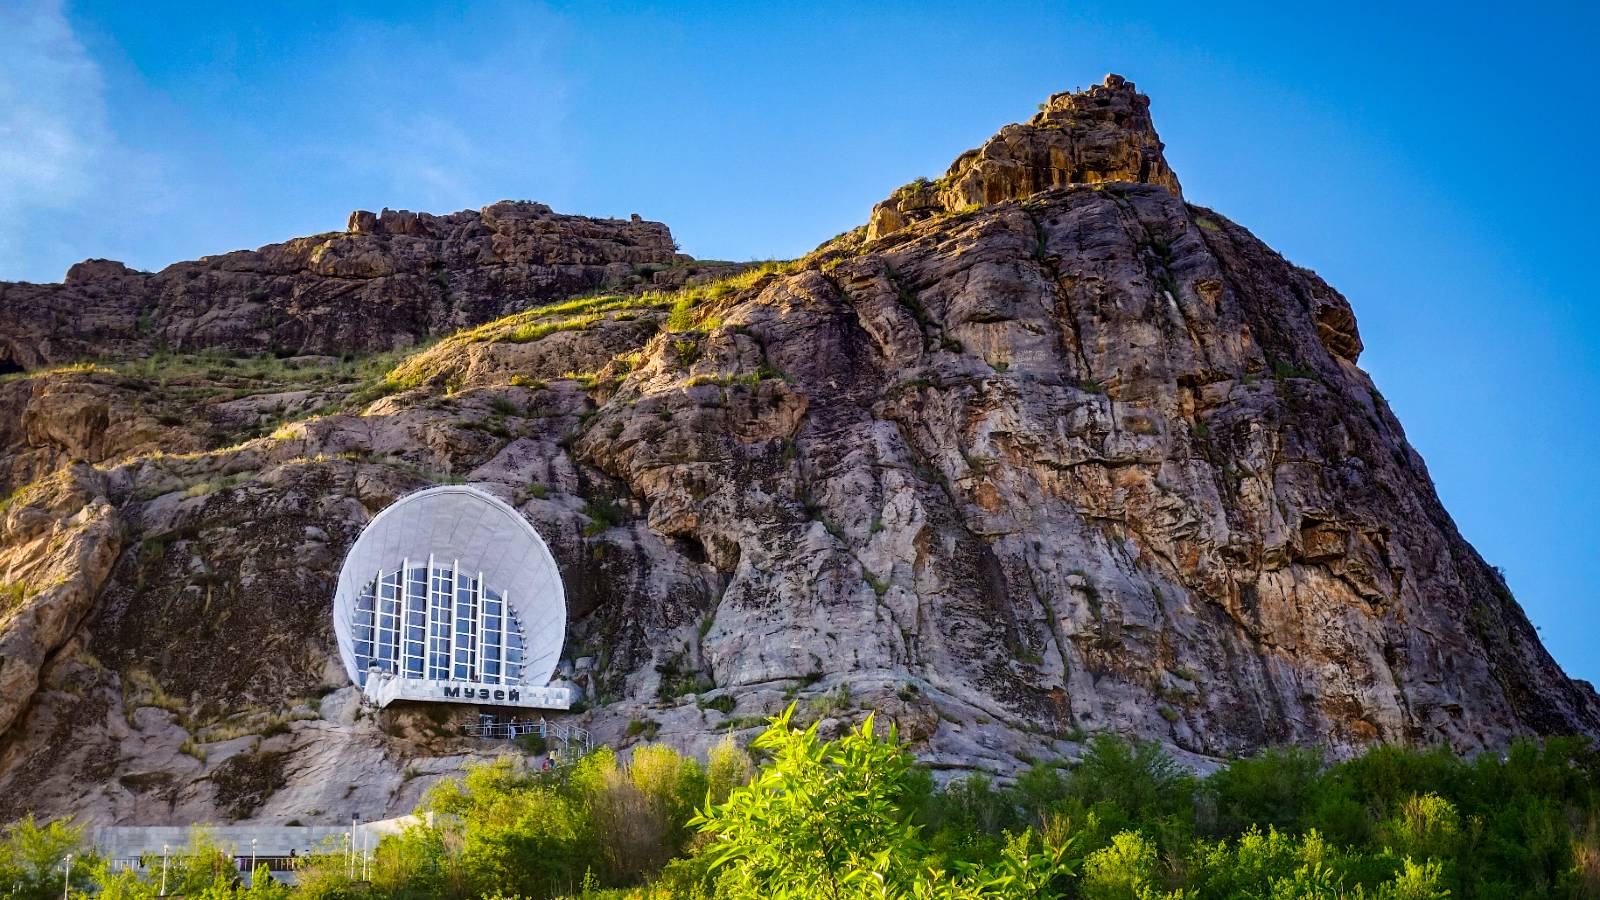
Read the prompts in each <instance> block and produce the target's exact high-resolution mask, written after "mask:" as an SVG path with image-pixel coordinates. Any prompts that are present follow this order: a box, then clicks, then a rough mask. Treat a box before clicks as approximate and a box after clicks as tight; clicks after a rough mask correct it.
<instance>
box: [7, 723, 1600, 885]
mask: <svg viewBox="0 0 1600 900" xmlns="http://www.w3.org/2000/svg"><path fill="white" fill-rule="evenodd" d="M844 699H845V701H846V702H848V695H847V694H846V695H845V698H844ZM827 705H828V706H829V707H830V709H831V708H832V706H833V705H834V701H833V700H830V701H829V703H828V704H827ZM719 708H720V707H719ZM794 716H795V708H794V707H792V706H791V707H790V709H789V710H788V711H786V712H785V713H784V714H782V715H781V716H779V717H777V718H776V719H774V720H772V726H771V727H769V728H768V729H767V730H766V731H765V732H764V733H763V734H761V735H760V736H759V737H757V738H756V739H755V741H754V742H753V743H752V744H751V746H750V750H751V752H753V753H754V754H755V755H756V756H757V757H758V758H760V759H761V760H763V762H762V764H761V765H760V767H759V768H757V767H756V766H755V765H754V764H753V762H752V760H751V757H750V756H749V755H748V754H746V753H745V752H744V751H742V750H739V749H738V748H737V746H736V745H735V744H734V743H733V742H732V740H731V739H726V738H725V739H724V741H723V743H722V744H721V745H719V746H718V747H716V748H714V749H713V750H712V751H711V752H710V754H709V755H708V760H707V763H706V764H705V765H703V766H702V765H701V764H700V763H699V762H697V761H695V760H693V759H691V758H688V757H684V756H681V755H680V754H678V753H677V752H675V751H673V750H671V749H669V748H667V747H664V746H659V745H649V744H645V745H641V746H639V747H636V748H635V749H634V750H633V754H632V758H631V760H630V761H629V762H628V763H626V764H624V763H622V762H621V761H619V759H618V758H617V756H616V755H615V754H613V753H612V752H611V751H609V750H600V751H597V752H595V753H593V754H590V755H589V756H587V757H584V758H583V759H581V760H578V761H576V762H575V763H574V764H572V765H570V766H565V767H562V768H559V769H557V770H555V771H551V772H535V771H531V770H530V768H529V767H527V766H526V765H525V764H523V763H522V762H521V761H520V759H521V758H520V757H507V758H505V759H502V760H500V761H499V762H495V763H490V764H482V765H477V766H471V767H469V768H468V770H467V772H466V774H465V775H464V777H462V778H461V779H459V780H451V781H445V782H442V783H440V784H438V785H435V786H434V787H433V788H432V789H431V790H430V791H429V792H428V793H427V794H426V795H425V798H424V800H423V803H422V807H421V809H420V810H419V811H420V812H423V813H432V814H433V815H432V817H431V821H432V823H433V824H432V825H418V826H415V827H412V828H410V829H408V830H407V831H405V832H404V833H402V834H400V835H397V836H391V837H387V838H385V839H384V840H383V841H382V843H381V844H379V846H378V847H377V848H376V850H375V852H374V855H373V858H372V860H371V861H370V865H368V866H366V867H365V868H366V869H367V870H368V872H369V875H368V877H366V878H365V880H362V879H359V878H354V877H352V876H351V871H350V867H349V864H348V860H347V858H346V857H345V855H344V854H343V853H342V852H339V848H331V847H330V848H329V850H328V852H327V853H325V854H324V855H320V856H313V857H310V858H308V859H307V861H306V863H305V866H304V868H302V870H301V877H302V883H301V886H300V887H299V888H298V889H297V890H296V891H294V892H293V894H294V895H298V896H303V897H308V898H330V900H331V898H352V900H353V898H379V897H392V898H419V900H420V898H425V897H426V898H435V897H437V898H451V900H457V898H471V897H495V898H510V897H527V898H536V897H537V898H543V897H573V896H581V897H584V898H593V900H600V898H609V900H624V898H639V900H666V898H675V897H682V898H697V900H710V898H720V900H755V898H760V900H790V898H793V900H801V898H805V900H809V898H822V900H868V898H871V900H890V898H904V900H978V898H990V900H1010V898H1018V900H1020V898H1046V897H1049V898H1058V897H1070V898H1082V900H1231V898H1247V900H1369V898H1370V900H1442V898H1447V897H1448V898H1451V900H1457V898H1468V900H1475V898H1496V900H1498V898H1534V897H1550V898H1554V897H1595V896H1600V753H1597V752H1596V750H1595V749H1594V748H1593V747H1592V746H1591V745H1590V744H1589V743H1588V742H1586V741H1583V740H1580V739H1551V740H1548V741H1546V742H1544V743H1543V744H1538V743H1534V742H1531V741H1525V742H1521V743H1518V744H1515V745H1513V746H1512V747H1511V748H1510V749H1509V750H1508V751H1507V752H1506V753H1504V754H1493V753H1486V754H1483V755H1480V756H1478V757H1477V758H1475V759H1472V760H1463V759H1460V758H1458V757H1456V756H1454V755H1452V754H1450V753H1449V752H1447V751H1444V750H1435V751H1426V752H1419V751H1412V750H1403V749H1399V748H1395V747H1379V748H1375V749H1373V750H1371V751H1370V752H1368V753H1367V754H1366V755H1364V756H1362V757H1359V758H1357V759H1353V760H1349V761H1346V762H1342V763H1338V764H1336V765H1332V766H1329V765H1326V764H1325V763H1324V760H1323V759H1322V757H1321V756H1320V755H1319V754H1317V753H1315V752H1312V751H1307V750H1271V751H1268V752H1265V753H1263V754H1261V755H1259V756H1256V757H1254V758H1251V759H1244V760H1238V761H1235V762H1233V763H1232V764H1230V765H1228V766H1227V767H1225V768H1223V769H1222V770H1220V771H1218V772H1217V773H1215V774H1213V775H1211V776H1209V777H1206V778H1197V777H1195V776H1193V775H1191V774H1190V773H1189V772H1187V771H1186V770H1185V769H1183V768H1182V767H1181V766H1179V765H1178V764H1177V763H1176V762H1174V761H1173V760H1172V759H1171V758H1170V757H1169V756H1167V755H1166V754H1165V753H1164V752H1163V751H1162V750H1161V749H1160V748H1159V747H1157V746H1155V745H1153V744H1134V743H1129V742H1127V741H1124V740H1121V739H1118V738H1115V737H1110V736H1107V735H1098V736H1095V737H1093V738H1090V739H1089V740H1088V742H1087V744H1086V745H1085V747H1084V750H1083V756H1082V758H1081V759H1080V760H1079V761H1078V762H1077V763H1075V764H1067V763H1064V762H1056V763H1051V764H1035V765H1034V767H1033V768H1031V769H1029V770H1028V771H1026V772H1024V773H1022V774H1021V775H1020V776H1019V777H1018V778H1017V779H1016V781H1015V782H1014V783H1013V784H1009V785H1005V786H999V785H996V784H995V783H993V782H992V781H991V780H990V779H989V778H988V777H987V776H983V775H972V776H968V777H966V778H961V779H957V780H955V781H952V782H950V783H948V784H946V785H945V786H943V787H938V786H936V785H935V782H934V779H933V776H932V773H931V772H930V771H929V770H927V769H925V768H922V767H920V766H918V765H916V764H915V763H914V762H913V760H912V759H911V757H910V756H909V755H908V754H907V753H906V752H905V751H904V749H903V748H902V747H901V746H900V745H899V744H898V742H897V739H896V735H895V732H894V730H893V729H889V730H888V732H887V734H886V735H880V734H879V733H878V732H877V730H875V728H874V724H873V720H872V718H871V717H868V718H867V719H866V721H865V722H864V723H863V724H861V725H860V726H859V727H857V728H855V729H852V730H848V731H847V732H845V733H844V734H843V735H841V736H840V737H838V738H836V739H833V740H826V739H824V738H823V737H822V736H821V735H820V734H819V731H818V726H817V725H815V724H813V725H812V726H810V727H809V728H801V727H798V726H797V725H796V724H795V722H794ZM655 727H656V723H655V722H653V721H650V720H644V719H641V720H635V722H634V723H633V724H631V725H630V727H629V731H630V733H631V734H632V736H634V737H642V738H648V737H650V736H652V735H653V734H654V732H655ZM4 838H5V839H4V842H3V843H0V884H5V885H10V886H12V891H13V894H12V895H13V896H18V897H27V898H38V900H46V898H48V897H53V896H59V895H61V894H62V892H63V885H62V881H61V879H62V876H63V874H64V873H63V869H62V867H61V865H60V861H61V859H62V858H63V857H64V856H65V854H66V853H67V852H75V853H79V854H80V855H79V857H78V859H79V860H80V866H81V868H80V869H78V870H75V871H77V872H78V873H79V874H78V875H77V876H75V880H74V882H73V884H72V885H71V889H70V891H69V892H68V895H69V896H70V897H86V896H89V895H91V894H93V893H95V892H98V893H99V896H101V897H110V898H140V900H142V898H144V897H148V896H151V895H152V894H153V893H154V885H153V883H152V881H151V878H150V876H148V875H145V876H139V875H136V874H132V873H128V872H118V873H111V872H109V871H108V870H107V868H106V866H105V865H104V864H103V863H102V862H101V861H99V860H96V859H94V858H93V857H92V856H89V857H84V856H82V855H81V847H82V833H81V830H79V829H77V828H75V827H73V826H71V825H70V823H53V824H51V825H49V826H45V827H40V826H37V825H35V823H34V822H33V820H32V819H25V820H23V821H22V822H19V823H17V824H14V825H12V826H10V827H9V828H7V829H6V831H5V835H4ZM169 877H170V878H172V879H173V881H174V883H175V884H177V885H178V887H176V888H175V889H174V888H169V892H170V893H173V894H181V895H183V896H200V897H209V898H217V900H222V898H228V897H239V896H248V895H249V891H247V890H245V889H244V888H242V887H240V886H239V884H238V882H237V873H235V872H234V871H233V867H232V866H231V865H227V864H226V860H225V858H224V857H223V856H222V854H221V852H220V851H219V850H218V849H217V848H216V846H215V844H214V843H212V842H210V841H209V839H208V837H207V836H206V835H205V833H204V832H203V831H197V832H196V836H195V838H194V840H193V841H192V842H191V847H190V848H189V849H187V850H185V851H184V852H183V853H182V854H180V856H179V857H175V858H174V865H173V867H172V873H171V874H170V875H169ZM257 890H258V891H261V892H262V896H270V897H273V898H277V897H287V896H290V895H291V892H289V891H288V890H286V889H282V888H276V887H272V888H268V887H266V886H263V887H262V888H258V889H257ZM268 891H276V893H270V894H269V893H267V892H268Z"/></svg>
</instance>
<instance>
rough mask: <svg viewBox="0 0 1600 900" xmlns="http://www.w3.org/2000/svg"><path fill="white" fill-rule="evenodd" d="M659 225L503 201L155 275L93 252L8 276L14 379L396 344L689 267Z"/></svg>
mask: <svg viewBox="0 0 1600 900" xmlns="http://www.w3.org/2000/svg"><path fill="white" fill-rule="evenodd" d="M688 259H689V258H688V257H686V256H682V255H680V254H678V253H677V252H676V248H675V245H674V244H673V240H672V234H671V232H670V231H668V229H667V227H666V226H665V225H662V224H660V223H659V222H646V221H643V220H641V219H640V218H639V217H638V216H634V217H633V218H632V219H631V220H629V221H622V220H618V219H591V218H587V217H584V216H566V215H561V214H558V213H555V212H552V211H551V210H550V208H549V207H548V206H545V205H544V204H541V203H526V202H510V201H506V202H501V203H496V204H493V205H490V206H486V207H484V208H483V209H481V210H477V211H470V210H469V211H463V212H458V213H452V214H450V215H447V216H435V215H429V214H427V213H413V212H407V211H399V212H396V211H393V210H387V209H386V210H384V211H383V212H382V213H381V214H376V215H375V214H373V213H370V212H365V211H357V212H355V213H352V214H351V216H350V223H349V227H348V229H347V230H346V231H344V232H338V233H330V234H320V235H315V236H313V237H307V238H297V239H295V240H292V241H288V242H285V243H282V244H271V245H268V246H266V247H262V248H261V249H259V250H241V251H238V252H234V253H226V254H223V255H221V256H210V257H205V258H204V259H200V260H197V261H195V262H185V263H177V264H174V265H172V266H168V267H167V268H165V269H163V270H161V271H160V272H157V273H154V274H150V273H145V272H135V271H133V270H131V269H129V268H128V267H126V266H124V265H122V264H121V263H118V262H112V261H110V260H89V261H86V262H82V263H79V264H77V265H75V266H73V267H72V268H71V270H69V271H68V272H67V277H66V280H65V281H63V282H62V283H61V284H44V285H38V284H26V283H21V284H5V283H0V374H3V373H5V372H7V371H16V370H18V369H33V368H38V367H41V366H47V365H58V364H62V363H70V362H73V361H76V360H79V359H83V358H86V357H100V356H116V357H131V356H137V355H140V354H143V353H149V352H151V351H152V350H154V349H156V348H158V347H164V348H171V349H174V350H190V351H193V350H202V349H208V348H212V349H216V348H220V349H227V350H232V351H235V352H241V353H244V352H251V353H277V354H279V355H299V354H333V355H339V354H345V353H365V352H373V351H383V350H394V349H398V348H403V347H409V346H412V345H414V344H416V343H419V342H420V341H422V340H424V339H426V338H428V337H430V336H433V335H438V334H442V333H446V332H449V331H453V330H455V329H458V328H463V327H467V326H470V325H476V324H479V323H481V322H485V321H488V320H490V319H493V318H496V317H498V316H503V315H506V314H507V313H511V312H515V311H517V310H519V309H526V308H528V307H529V306H534V305H537V304H539V303H542V302H547V301H549V300H553V299H559V298H561V297H567V296H571V295H573V294H579V293H583V292H585V291H590V290H594V289H596V288H600V287H603V286H607V285H623V284H626V283H627V282H628V281H629V280H630V279H636V280H640V281H648V280H649V276H650V275H652V274H653V273H654V272H655V271H656V270H658V269H667V268H670V267H673V266H674V265H675V264H677V265H680V266H681V264H683V263H684V262H686V261H688Z"/></svg>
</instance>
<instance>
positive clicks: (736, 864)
mask: <svg viewBox="0 0 1600 900" xmlns="http://www.w3.org/2000/svg"><path fill="white" fill-rule="evenodd" d="M793 716H794V706H793V705H790V707H789V708H788V709H787V710H785V711H784V712H783V713H782V714H781V715H779V716H777V717H776V718H775V719H773V721H772V726H771V727H770V728H768V729H767V730H766V731H765V732H763V733H762V734H761V736H759V737H757V738H756V739H755V741H754V742H753V743H752V744H751V747H752V748H753V749H756V750H759V751H762V752H765V753H768V754H770V755H771V757H772V761H771V762H770V763H769V764H768V765H765V766H763V767H762V769H761V771H760V772H759V773H758V774H757V775H756V777H755V779H754V780H753V781H751V782H750V784H748V785H745V786H743V787H740V788H737V789H735V790H734V791H733V792H732V794H731V795H730V796H729V798H728V801H727V802H726V803H723V804H720V805H707V806H706V808H705V810H704V811H703V812H701V814H700V815H699V816H697V817H696V818H695V819H694V821H693V822H692V823H691V824H694V825H697V826H698V827H700V828H701V829H702V830H703V831H705V832H707V833H709V834H711V835H713V836H714V837H715V840H714V841H713V843H712V844H711V845H710V846H709V847H708V849H707V852H708V853H709V855H710V859H711V867H712V868H713V869H716V870H719V872H720V878H719V880H718V888H719V893H720V895H721V896H725V897H728V898H731V900H745V898H750V900H755V898H762V900H786V898H808V900H809V898H815V897H824V898H828V900H845V898H857V897H860V898H866V897H883V896H895V895H899V894H902V893H904V892H905V891H906V890H907V888H908V887H909V886H910V884H911V881H912V874H913V872H914V865H915V862H916V860H917V859H918V858H919V857H920V855H921V848H920V847H919V846H918V844H917V842H916V831H915V828H914V827H913V826H912V825H911V823H910V822H909V821H907V819H906V817H905V816H904V815H903V813H902V812H901V810H900V808H899V806H898V805H897V803H898V801H899V799H900V793H901V790H902V788H903V780H904V778H905V775H906V772H907V771H909V770H910V768H911V760H910V758H909V757H908V756H907V755H906V754H905V753H904V752H903V751H902V750H901V749H900V748H899V747H898V746H897V735H896V733H895V730H894V729H893V728H890V730H889V737H888V740H887V741H883V740H878V739H877V737H876V736H875V735H874V734H873V724H874V717H873V716H870V715H869V716H868V717H867V719H866V721H865V722H863V723H862V724H861V727H860V728H859V729H856V730H854V731H852V732H850V733H849V734H847V735H845V736H844V737H843V738H840V739H838V740H835V741H824V740H822V739H820V738H819V737H818V736H817V725H816V724H815V723H813V724H812V725H811V727H809V728H806V729H805V730H803V731H802V730H799V729H794V728H791V727H790V722H791V720H792V719H793Z"/></svg>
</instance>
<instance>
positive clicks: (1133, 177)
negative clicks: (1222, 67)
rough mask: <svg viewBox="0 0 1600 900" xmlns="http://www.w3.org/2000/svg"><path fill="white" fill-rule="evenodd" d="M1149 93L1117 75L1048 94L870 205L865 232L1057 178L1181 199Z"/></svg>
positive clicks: (1001, 197)
mask: <svg viewBox="0 0 1600 900" xmlns="http://www.w3.org/2000/svg"><path fill="white" fill-rule="evenodd" d="M1161 150H1162V143H1161V138H1160V137H1159V136H1157V135H1156V129H1155V124H1154V123H1153V122H1152V121H1151V119H1150V98H1149V97H1146V96H1145V95H1144V94H1141V93H1139V92H1138V91H1137V90H1136V89H1135V88H1134V85H1133V82H1131V81H1129V80H1127V79H1126V78H1123V77H1122V76H1121V75H1107V76H1106V77H1105V81H1104V82H1102V83H1101V84H1097V85H1094V86H1093V87H1091V88H1089V89H1088V90H1085V91H1078V92H1070V91H1068V92H1063V93H1060V94H1055V95H1052V96H1051V97H1050V99H1049V100H1048V101H1046V102H1045V103H1044V104H1042V105H1041V106H1040V107H1039V112H1038V114H1037V115H1035V116H1034V117H1033V118H1032V119H1029V120H1028V122H1027V123H1026V124H1013V125H1007V126H1006V127H1004V128H1002V129H1000V131H999V132H998V133H997V134H995V136H994V137H991V138H989V140H988V141H987V142H985V143H984V144H983V146H981V147H978V148H977V149H975V150H968V151H967V152H965V153H963V154H961V155H960V156H958V157H956V161H955V162H954V163H951V165H950V168H949V170H948V171H946V172H945V174H944V177H943V178H940V179H939V180H938V181H928V180H926V179H918V180H916V181H913V182H912V183H910V184H908V185H905V186H903V187H901V188H900V189H899V190H897V191H895V192H894V194H893V195H891V196H890V197H889V199H887V200H885V201H883V202H882V203H879V204H878V205H877V206H875V207H873V209H872V218H871V220H870V222H869V223H868V225H867V237H868V238H869V239H875V238H880V237H883V236H884V235H887V234H892V233H894V232H896V231H899V230H900V229H902V228H904V227H906V226H907V225H909V224H910V223H912V222H916V221H920V220H922V219H926V218H928V217H930V216H933V215H937V214H939V213H947V212H955V211H957V210H961V209H966V208H968V207H973V206H988V205H990V204H994V203H1003V202H1005V201H1007V200H1021V199H1023V198H1026V197H1031V196H1033V195H1034V194H1037V193H1040V192H1041V191H1047V190H1049V189H1051V188H1054V187H1060V186H1061V185H1065V184H1099V183H1102V182H1108V181H1121V182H1131V183H1134V184H1157V185H1160V186H1162V187H1164V188H1166V189H1167V190H1169V191H1171V192H1172V194H1173V196H1175V197H1178V198H1179V199H1182V197H1183V190H1182V188H1181V187H1180V186H1179V184H1178V176H1177V175H1174V174H1173V172H1172V170H1171V169H1170V168H1168V167H1167V161H1166V158H1165V157H1163V156H1162V153H1161Z"/></svg>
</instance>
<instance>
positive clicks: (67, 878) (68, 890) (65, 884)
mask: <svg viewBox="0 0 1600 900" xmlns="http://www.w3.org/2000/svg"><path fill="white" fill-rule="evenodd" d="M71 896H72V854H71V853H68V854H67V874H65V875H63V876H62V877H61V900H67V898H68V897H71Z"/></svg>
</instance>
